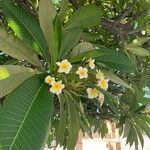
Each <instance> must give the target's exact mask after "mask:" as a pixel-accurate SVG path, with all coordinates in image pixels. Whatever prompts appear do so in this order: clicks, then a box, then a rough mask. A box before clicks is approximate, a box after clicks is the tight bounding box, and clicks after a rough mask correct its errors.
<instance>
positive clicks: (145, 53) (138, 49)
mask: <svg viewBox="0 0 150 150" xmlns="http://www.w3.org/2000/svg"><path fill="white" fill-rule="evenodd" d="M126 49H127V50H128V51H130V52H131V53H133V54H135V55H139V56H150V52H149V51H148V50H146V49H144V48H142V47H130V46H128V47H126Z"/></svg>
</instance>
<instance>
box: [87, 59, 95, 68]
mask: <svg viewBox="0 0 150 150" xmlns="http://www.w3.org/2000/svg"><path fill="white" fill-rule="evenodd" d="M88 62H89V67H90V68H91V69H94V68H95V59H91V58H90V59H89V60H88Z"/></svg>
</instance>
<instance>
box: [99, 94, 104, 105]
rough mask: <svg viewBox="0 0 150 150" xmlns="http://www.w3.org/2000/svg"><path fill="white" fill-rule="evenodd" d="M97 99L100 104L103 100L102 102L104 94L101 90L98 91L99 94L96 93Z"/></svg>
mask: <svg viewBox="0 0 150 150" xmlns="http://www.w3.org/2000/svg"><path fill="white" fill-rule="evenodd" d="M98 101H99V102H100V104H101V106H102V105H103V102H104V94H103V93H102V92H99V94H98Z"/></svg>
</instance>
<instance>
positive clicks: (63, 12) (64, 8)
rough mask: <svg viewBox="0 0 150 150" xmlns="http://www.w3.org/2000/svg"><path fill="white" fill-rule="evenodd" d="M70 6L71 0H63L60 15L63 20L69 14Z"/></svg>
mask: <svg viewBox="0 0 150 150" xmlns="http://www.w3.org/2000/svg"><path fill="white" fill-rule="evenodd" d="M68 6H69V0H62V1H61V8H60V12H59V17H60V20H61V21H63V20H64V19H65V17H66V15H67V10H68Z"/></svg>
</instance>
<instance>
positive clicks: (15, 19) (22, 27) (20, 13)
mask: <svg viewBox="0 0 150 150" xmlns="http://www.w3.org/2000/svg"><path fill="white" fill-rule="evenodd" d="M2 10H3V13H4V16H5V17H6V20H7V21H8V25H9V26H10V27H11V28H12V29H13V30H14V32H15V34H16V35H17V36H18V37H19V38H20V39H21V40H23V41H24V42H26V43H27V44H29V46H31V47H32V48H33V49H34V50H35V51H36V52H37V53H39V54H41V52H42V54H43V56H44V57H45V58H46V59H48V60H49V58H50V56H49V53H48V48H47V45H46V41H45V39H44V35H43V33H42V30H41V28H40V25H39V23H38V20H37V19H36V18H35V17H33V16H32V15H31V14H29V13H28V12H27V11H26V10H24V9H23V8H22V7H21V6H18V5H15V3H14V2H13V1H8V0H4V2H3V6H2Z"/></svg>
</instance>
